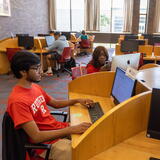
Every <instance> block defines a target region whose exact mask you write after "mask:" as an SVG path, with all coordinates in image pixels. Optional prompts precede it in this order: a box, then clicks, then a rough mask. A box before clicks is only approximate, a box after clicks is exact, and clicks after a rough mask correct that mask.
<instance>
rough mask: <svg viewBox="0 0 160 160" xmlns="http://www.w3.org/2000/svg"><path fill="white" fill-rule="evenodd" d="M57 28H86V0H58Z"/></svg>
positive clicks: (67, 29)
mask: <svg viewBox="0 0 160 160" xmlns="http://www.w3.org/2000/svg"><path fill="white" fill-rule="evenodd" d="M56 9H57V12H56V13H57V30H60V31H81V30H83V29H84V0H57V1H56Z"/></svg>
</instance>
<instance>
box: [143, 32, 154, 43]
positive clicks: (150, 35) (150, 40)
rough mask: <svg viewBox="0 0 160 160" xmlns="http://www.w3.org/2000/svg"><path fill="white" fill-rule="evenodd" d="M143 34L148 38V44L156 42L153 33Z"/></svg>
mask: <svg viewBox="0 0 160 160" xmlns="http://www.w3.org/2000/svg"><path fill="white" fill-rule="evenodd" d="M142 36H143V37H144V39H148V44H149V45H153V44H154V42H153V34H146V33H143V34H142Z"/></svg>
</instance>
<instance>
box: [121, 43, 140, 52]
mask: <svg viewBox="0 0 160 160" xmlns="http://www.w3.org/2000/svg"><path fill="white" fill-rule="evenodd" d="M138 45H139V42H138V41H137V40H124V41H122V42H121V52H124V53H133V52H138Z"/></svg>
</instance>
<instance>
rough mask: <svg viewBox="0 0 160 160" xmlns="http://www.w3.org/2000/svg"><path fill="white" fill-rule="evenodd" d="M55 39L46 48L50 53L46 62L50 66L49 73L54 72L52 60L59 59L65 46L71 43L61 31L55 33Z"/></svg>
mask: <svg viewBox="0 0 160 160" xmlns="http://www.w3.org/2000/svg"><path fill="white" fill-rule="evenodd" d="M54 37H55V41H54V42H53V44H52V45H51V46H49V47H46V50H48V51H49V54H48V55H47V56H46V62H47V66H48V70H47V72H46V73H47V74H52V67H51V60H54V61H56V60H58V59H59V58H60V57H61V55H62V52H63V49H64V48H65V47H69V44H68V42H67V40H66V37H65V36H61V33H60V32H55V33H54Z"/></svg>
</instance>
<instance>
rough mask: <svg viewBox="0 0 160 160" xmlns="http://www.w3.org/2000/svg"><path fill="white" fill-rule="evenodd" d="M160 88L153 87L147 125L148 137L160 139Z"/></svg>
mask: <svg viewBox="0 0 160 160" xmlns="http://www.w3.org/2000/svg"><path fill="white" fill-rule="evenodd" d="M159 98H160V88H153V90H152V97H151V103H150V113H149V120H148V127H147V137H150V138H155V139H160V125H159V122H160V99H159Z"/></svg>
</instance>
